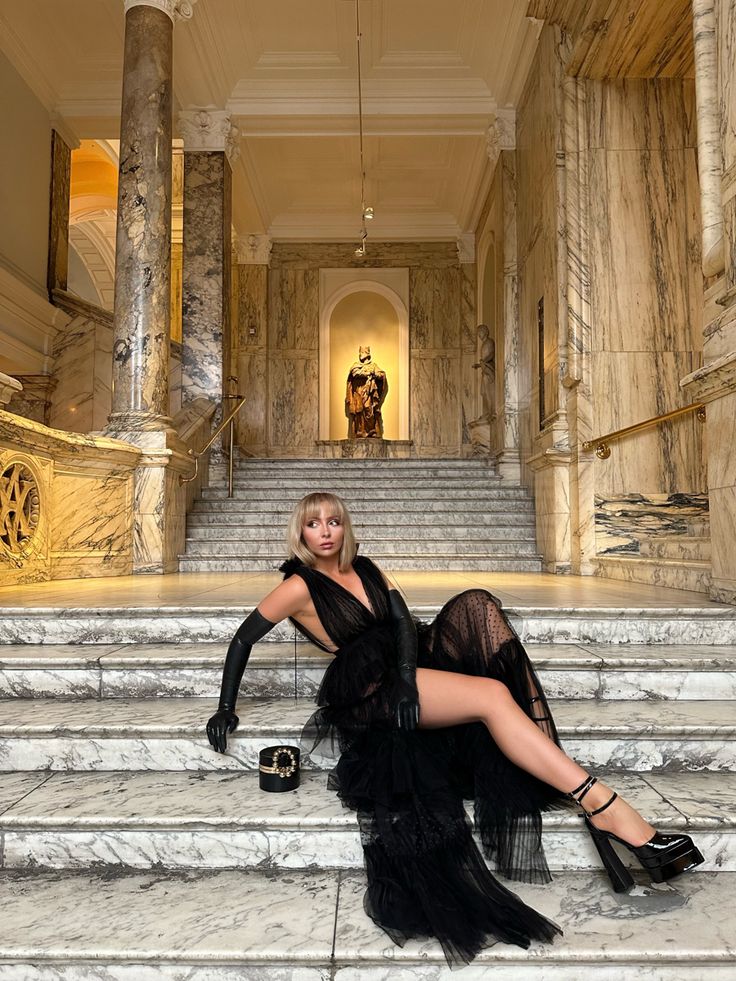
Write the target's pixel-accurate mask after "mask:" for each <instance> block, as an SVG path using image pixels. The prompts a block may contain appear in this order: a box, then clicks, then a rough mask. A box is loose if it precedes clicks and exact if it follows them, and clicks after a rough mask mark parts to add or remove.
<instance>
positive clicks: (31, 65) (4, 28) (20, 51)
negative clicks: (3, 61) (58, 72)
mask: <svg viewBox="0 0 736 981" xmlns="http://www.w3.org/2000/svg"><path fill="white" fill-rule="evenodd" d="M0 50H1V51H2V52H3V54H4V55H5V56H6V57H7V59H8V61H9V62H10V63H11V65H12V66H13V68H15V70H16V71H17V72H18V74H19V75H20V77H21V78H22V79H23V81H24V82H25V83H26V85H27V86H28V87H29V88H30V90H31V91H32V92H33V94H34V95H35V96H36V98H37V99H38V101H39V102H40V103H41V104H42V105H43V106H44V107H45V108H46V109H47V110H49V112H50V111H51V110H53V109H54V108H56V107H57V103H58V99H59V95H58V92H57V91H56V89H55V88H54V86H53V85H52V84H51V82H50V81H49V79H48V77H47V76H46V74H45V73H44V71H43V69H42V68H41V66H40V65H39V63H38V61H37V60H36V59H35V58H33V57H32V55H31V54H30V53H29V51H28V48H26V46H25V45H24V44H23V42H22V41H21V39H20V37H19V36H18V34H17V33H16V32H15V31H14V30H13V24H12V21H11V19H10V18H9V17H4V16H3V15H2V14H0Z"/></svg>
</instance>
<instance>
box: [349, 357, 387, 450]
mask: <svg viewBox="0 0 736 981" xmlns="http://www.w3.org/2000/svg"><path fill="white" fill-rule="evenodd" d="M387 394H388V381H387V379H386V372H385V371H382V369H381V368H379V367H378V365H377V364H376V363H375V361H373V360H371V349H370V347H362V346H361V347H360V348H358V360H357V361H356V362H355V364H354V365H352V367H351V368H350V371H349V372H348V383H347V389H346V391H345V415H346V416H347V418H348V439H365V438H374V439H383V418H382V417H381V406H382V405H383V402H384V400H385V398H386V395H387Z"/></svg>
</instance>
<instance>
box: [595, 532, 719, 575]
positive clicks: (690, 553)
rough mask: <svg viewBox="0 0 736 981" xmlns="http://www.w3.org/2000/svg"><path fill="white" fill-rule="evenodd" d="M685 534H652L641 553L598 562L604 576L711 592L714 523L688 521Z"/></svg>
mask: <svg viewBox="0 0 736 981" xmlns="http://www.w3.org/2000/svg"><path fill="white" fill-rule="evenodd" d="M685 524H686V533H685V534H683V535H679V534H669V535H649V536H647V537H646V538H642V539H641V542H640V544H639V552H638V554H634V555H628V554H624V553H616V554H613V555H602V556H599V557H598V558H597V559H596V563H597V565H598V568H599V571H600V574H601V575H603V576H610V577H612V578H615V579H625V580H628V581H629V582H642V583H650V584H655V585H657V586H667V587H670V588H672V589H686V590H690V591H692V592H698V593H707V592H708V591H709V589H710V580H711V561H710V555H711V548H710V522H709V521H708V519H707V517H706V518H705V519H704V518H686V519H685Z"/></svg>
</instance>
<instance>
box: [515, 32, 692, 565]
mask: <svg viewBox="0 0 736 981" xmlns="http://www.w3.org/2000/svg"><path fill="white" fill-rule="evenodd" d="M568 54H569V52H568V48H567V42H566V39H565V37H564V35H563V34H562V33H561V32H560V31H559V30H558V29H557V28H555V27H550V26H546V27H545V28H544V29H543V31H542V34H541V36H540V42H539V47H538V52H537V57H536V60H535V63H534V65H533V67H532V70H531V72H530V75H529V78H528V81H527V85H526V88H525V91H524V94H523V96H522V99H521V101H520V105H519V109H518V113H517V167H518V208H517V230H518V262H519V291H520V292H519V310H520V325H521V329H520V344H519V378H520V379H521V382H522V385H521V390H520V417H519V418H520V443H521V457H522V474H523V478H524V480H525V482H526V483H528V484H532V482H533V486H534V492H535V501H536V509H537V532H538V541H539V546H540V549H541V550H542V551H543V553H544V556H545V567H546V568H547V569H548V570H549V571H558V572H560V571H589V570H590V569H591V568H592V565H591V562H592V559H593V558H594V557H595V550H596V543H595V536H594V534H593V529H594V524H595V496H596V495H597V496H598V497H599V498H601V499H603V500H610V499H613V498H617V497H621V496H626V495H642V496H644V497H652V498H654V497H656V496H657V495H665V496H667V495H672V494H685V495H697V494H700V493H702V492H703V491H704V490H705V486H706V481H705V466H704V441H703V433H702V430H701V429H700V426H699V423H697V421H696V420H695V418H694V416H692V417H688V418H686V419H685V420H684V421H679V422H675V423H671V424H669V425H668V426H662V427H657V428H656V429H654V430H651V431H649V432H647V433H644V434H640V435H638V436H636V437H635V438H631V439H628V440H625V441H622V442H620V443H616V444H614V445H613V447H612V455H611V458H610V459H609V460H608V461H599V460H597V459H596V458H595V457H593V456H592V455H591V454H583V453H582V451H581V448H580V446H581V443H582V442H583V441H584V440H585V439H589V438H592V436H595V435H603V434H605V433H606V432H609V431H612V430H614V429H617V428H622V427H624V426H627V425H630V424H633V423H636V422H640V421H643V420H644V419H646V418H648V417H652V416H655V415H658V414H660V413H662V412H665V411H668V410H669V409H673V408H677V407H678V406H680V405H683V404H685V403H686V402H687V401H689V399H688V398H687V397H686V396H685V395H683V394H682V393H681V389H680V386H679V381H680V378H681V377H682V376H683V374H687V373H688V371H691V370H692V369H693V368H694V367H697V365H698V364H699V363H700V358H701V349H702V343H701V339H700V338H701V324H702V313H701V311H702V274H701V269H700V224H699V221H700V215H699V208H700V202H699V189H698V184H697V168H696V150H695V133H694V123H695V106H694V92H693V85H692V80H688V79H627V80H622V81H593V80H586V79H572V78H569V77H568V76H566V75H565V71H564V66H565V64H566V62H567V58H568ZM542 298H543V300H544V324H545V330H544V353H543V362H542V363H543V374H544V405H543V406H542V411H541V416H542V426H541V429H540V393H539V384H538V378H539V371H538V344H539V337H538V309H539V307H538V304H539V301H540V299H542ZM634 532H635V529H633V531H632V533H634Z"/></svg>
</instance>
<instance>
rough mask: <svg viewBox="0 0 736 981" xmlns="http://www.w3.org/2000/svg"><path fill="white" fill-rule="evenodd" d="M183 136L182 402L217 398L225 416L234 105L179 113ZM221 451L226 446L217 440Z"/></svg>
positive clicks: (216, 453)
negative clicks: (231, 111) (228, 109)
mask: <svg viewBox="0 0 736 981" xmlns="http://www.w3.org/2000/svg"><path fill="white" fill-rule="evenodd" d="M179 130H180V132H181V135H182V137H183V139H184V238H183V266H182V382H181V384H182V393H181V398H182V404H183V405H186V404H187V403H188V402H193V401H194V400H195V399H198V398H207V399H210V400H211V401H213V402H215V403H217V412H216V416H215V420H214V424H215V425H217V424H219V422H220V421H221V418H222V414H221V412H222V400H223V394H224V391H223V379H224V376H225V375H226V374H227V372H226V371H225V370H224V365H225V364H227V363H228V361H229V351H230V346H231V324H230V321H231V316H230V310H231V297H232V233H231V225H232V173H231V169H230V160H231V159H233V158H234V156H235V155H236V152H237V132H238V131H237V129H236V128H235V127H234V126H233V125H232V124H231V121H230V115H229V113H227V112H220V111H213V110H188V111H185V112H181V113H180V114H179ZM213 451H214V454H213V455H214V457H215V458H217V457H218V456H219V455H220V447H219V446H217V447H213Z"/></svg>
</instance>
